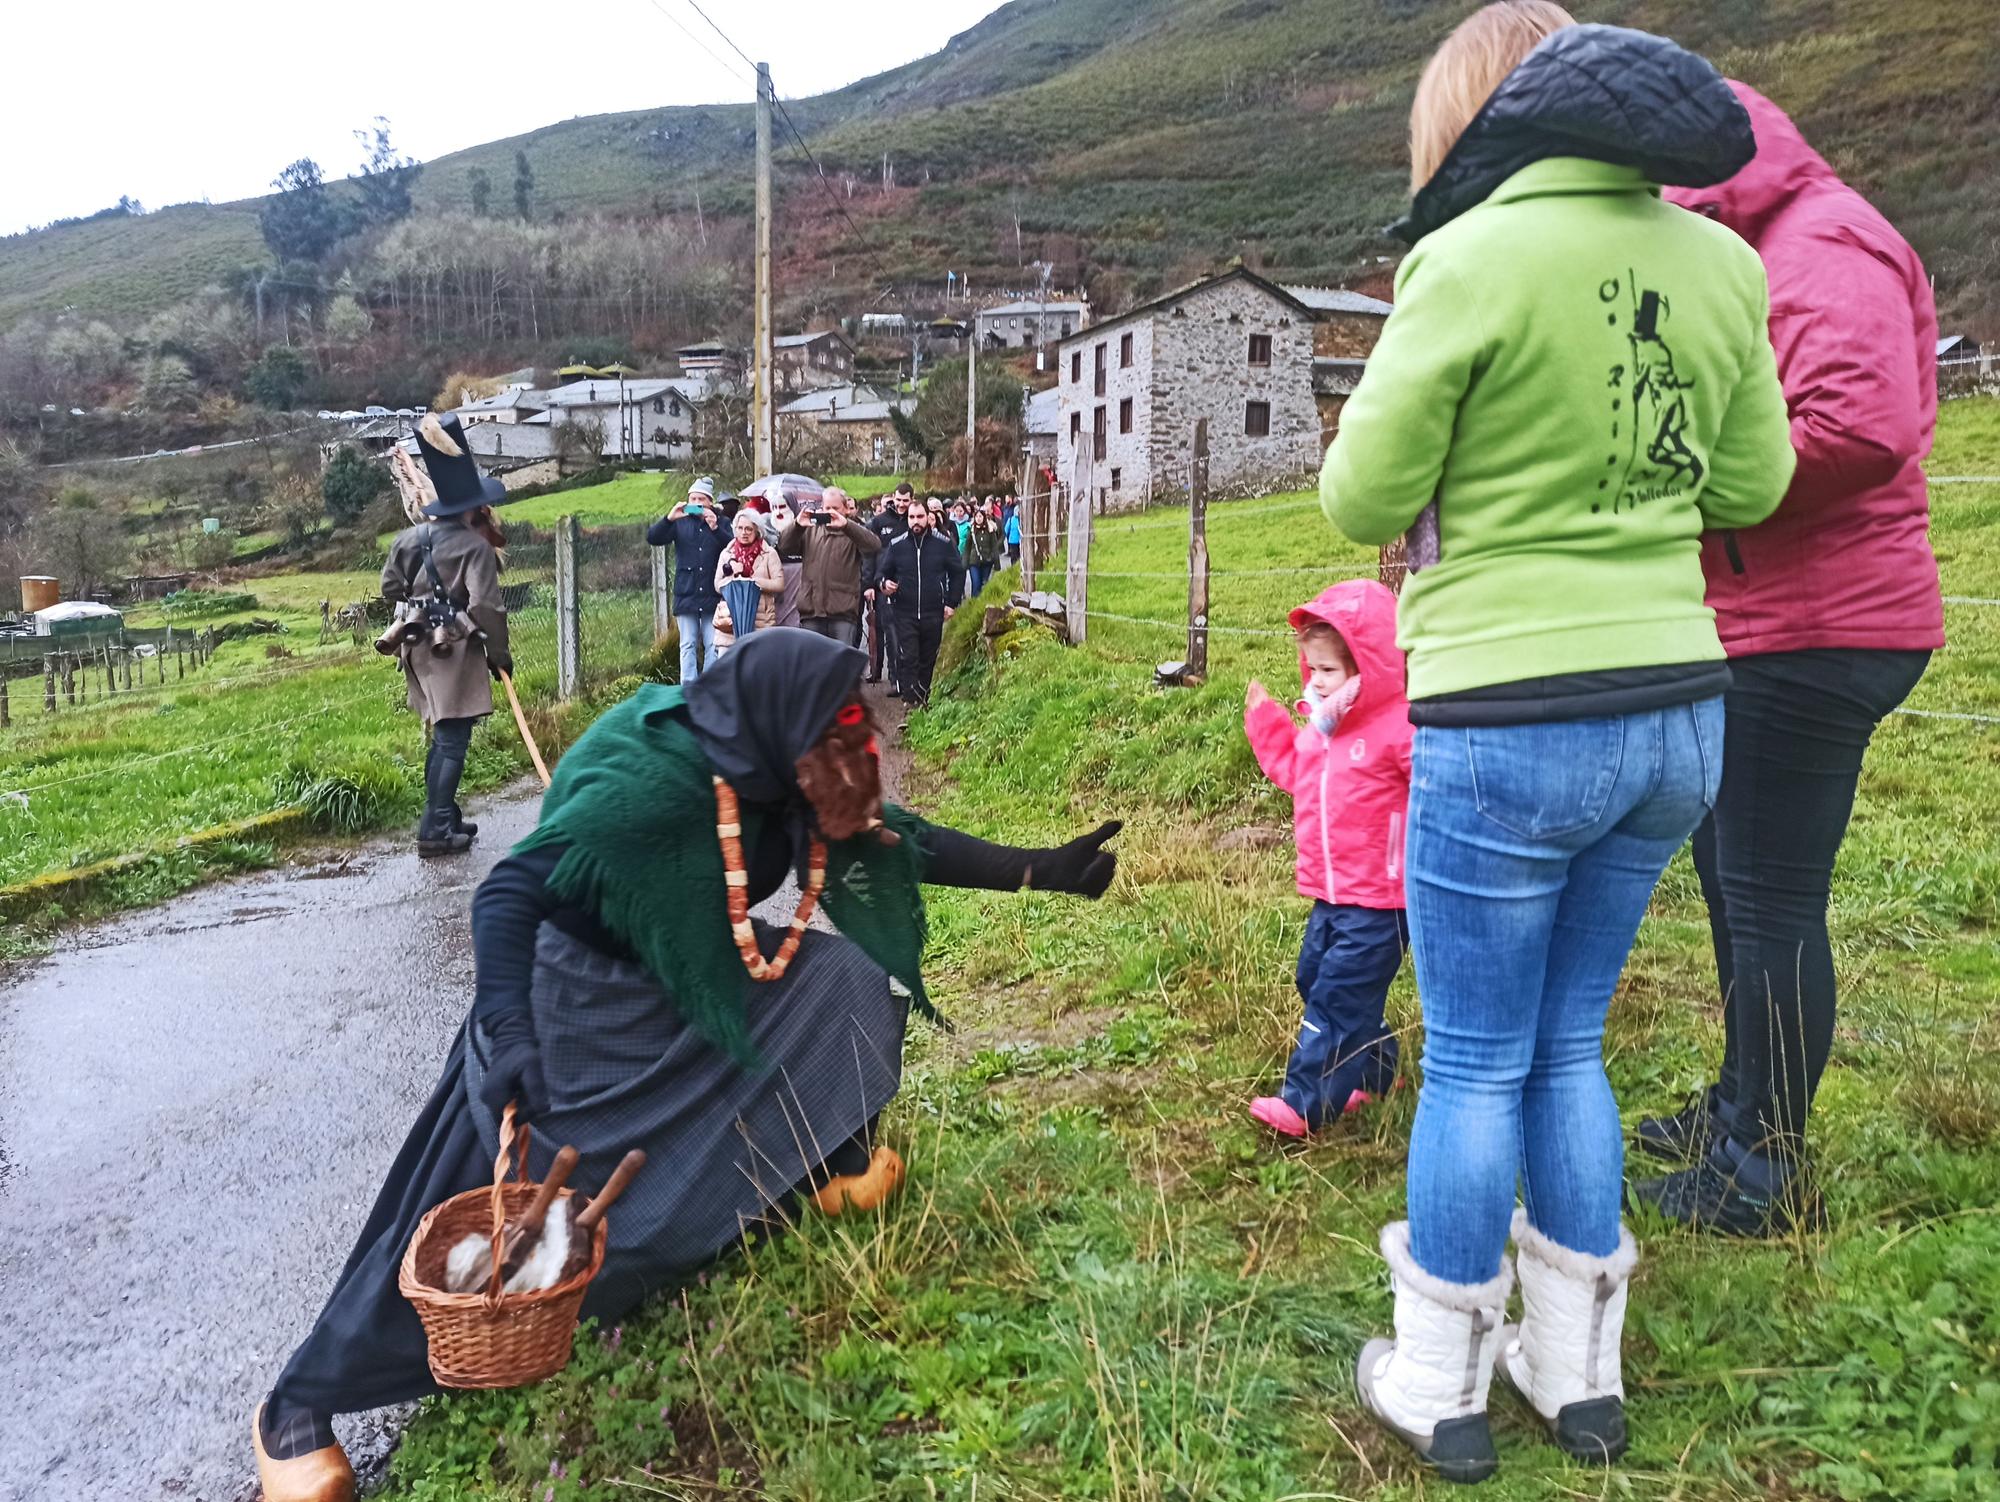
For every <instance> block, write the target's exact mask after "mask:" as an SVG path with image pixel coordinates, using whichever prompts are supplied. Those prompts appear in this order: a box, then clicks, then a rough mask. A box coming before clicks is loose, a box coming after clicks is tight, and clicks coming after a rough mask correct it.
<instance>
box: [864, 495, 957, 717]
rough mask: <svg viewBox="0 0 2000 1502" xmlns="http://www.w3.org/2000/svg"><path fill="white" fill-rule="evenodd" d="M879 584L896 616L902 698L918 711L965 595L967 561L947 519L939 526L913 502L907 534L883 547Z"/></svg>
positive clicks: (925, 701) (925, 699)
mask: <svg viewBox="0 0 2000 1502" xmlns="http://www.w3.org/2000/svg"><path fill="white" fill-rule="evenodd" d="M881 588H882V591H883V592H884V593H885V594H887V595H888V597H889V602H890V605H891V606H892V607H893V613H894V615H895V617H896V648H897V655H898V660H899V661H900V662H901V664H902V682H901V684H900V685H899V686H900V688H901V691H902V697H903V698H904V700H906V701H907V702H908V703H909V704H910V705H911V706H912V707H914V708H917V709H921V708H923V707H924V706H925V705H926V704H928V703H930V701H931V676H932V675H933V674H934V673H936V672H937V656H938V644H939V643H940V642H942V641H943V640H944V623H945V622H946V621H948V620H950V619H951V614H952V611H953V610H955V609H957V607H958V603H959V601H960V600H961V599H963V598H964V595H965V560H964V559H963V558H962V557H961V556H960V554H959V550H958V544H957V541H956V533H954V532H953V531H952V527H951V523H950V521H948V520H947V521H946V522H944V523H943V525H942V526H939V525H938V524H937V523H935V522H933V521H932V519H931V513H930V512H929V511H928V510H925V509H923V508H921V507H917V506H912V507H911V508H910V530H909V532H908V533H907V534H906V535H905V536H903V537H900V538H898V539H897V540H896V541H895V542H893V543H891V544H890V545H889V546H888V547H887V548H886V549H884V550H883V553H882V573H881Z"/></svg>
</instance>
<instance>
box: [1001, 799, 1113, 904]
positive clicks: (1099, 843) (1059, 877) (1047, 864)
mask: <svg viewBox="0 0 2000 1502" xmlns="http://www.w3.org/2000/svg"><path fill="white" fill-rule="evenodd" d="M1124 827H1125V825H1124V821H1122V820H1119V819H1112V820H1110V821H1109V822H1107V823H1104V824H1100V825H1098V826H1097V828H1095V829H1093V830H1092V831H1091V832H1090V833H1089V834H1086V835H1080V836H1078V837H1077V838H1076V839H1073V840H1071V841H1070V842H1069V843H1068V844H1067V845H1058V846H1057V847H1056V848H1055V849H1053V850H1037V851H1035V852H1034V858H1033V859H1032V860H1031V861H1029V863H1028V879H1027V882H1026V883H1025V884H1026V885H1027V886H1030V887H1033V888H1034V889H1035V890H1036V891H1040V892H1074V893H1075V894H1076V895H1077V896H1079V897H1088V898H1091V899H1092V900H1093V901H1094V900H1095V899H1097V898H1099V897H1102V896H1103V895H1104V892H1105V889H1106V888H1107V887H1109V886H1110V885H1111V878H1112V877H1114V876H1116V875H1117V874H1118V855H1117V852H1116V851H1112V850H1106V849H1105V848H1104V845H1105V842H1106V841H1108V840H1110V839H1111V838H1112V836H1114V835H1116V834H1117V833H1118V831H1119V830H1121V829H1123V828H1124Z"/></svg>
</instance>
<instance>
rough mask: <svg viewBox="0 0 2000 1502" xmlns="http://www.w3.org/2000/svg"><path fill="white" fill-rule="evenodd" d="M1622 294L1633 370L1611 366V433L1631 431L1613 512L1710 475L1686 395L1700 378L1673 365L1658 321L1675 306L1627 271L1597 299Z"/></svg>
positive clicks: (1603, 484) (1601, 485) (1602, 485)
mask: <svg viewBox="0 0 2000 1502" xmlns="http://www.w3.org/2000/svg"><path fill="white" fill-rule="evenodd" d="M1627 289H1629V291H1628V290H1627ZM1621 294H1622V295H1624V296H1625V297H1626V298H1627V299H1628V300H1629V311H1630V316H1631V319H1632V324H1631V328H1630V329H1629V330H1628V331H1627V333H1626V335H1625V343H1626V347H1627V350H1628V351H1629V354H1630V362H1631V365H1630V369H1629V370H1628V369H1627V368H1626V367H1625V366H1623V365H1614V366H1612V367H1611V382H1610V384H1611V390H1612V393H1613V395H1612V397H1611V437H1612V441H1613V442H1614V443H1616V442H1617V441H1618V434H1619V430H1620V429H1621V428H1629V430H1630V433H1631V437H1630V439H1629V441H1628V443H1627V446H1626V458H1625V471H1624V474H1623V475H1622V476H1621V477H1620V479H1619V482H1618V494H1617V496H1616V497H1615V498H1614V499H1613V500H1612V503H1611V509H1612V511H1613V512H1620V511H1623V510H1624V509H1625V508H1626V507H1627V506H1639V505H1644V504H1645V503H1646V502H1647V501H1660V500H1665V499H1666V498H1667V497H1669V496H1681V495H1685V494H1687V493H1688V492H1689V491H1691V490H1693V489H1694V488H1695V487H1696V486H1698V485H1699V484H1701V477H1702V476H1703V475H1704V474H1706V473H1707V472H1708V471H1707V469H1706V467H1705V466H1704V465H1703V464H1702V462H1701V456H1700V455H1699V454H1697V453H1695V451H1694V450H1693V449H1691V448H1689V447H1688V441H1687V435H1688V431H1689V429H1690V428H1691V427H1692V426H1693V422H1692V419H1691V418H1690V416H1689V401H1690V398H1689V396H1688V393H1689V392H1691V391H1693V390H1694V389H1695V385H1696V382H1695V380H1694V378H1693V377H1692V376H1687V377H1683V376H1682V375H1681V374H1680V373H1679V372H1678V371H1677V370H1676V369H1675V368H1674V352H1673V349H1672V347H1671V346H1669V345H1668V343H1667V341H1666V337H1665V335H1663V334H1662V333H1661V332H1660V320H1661V318H1662V316H1663V315H1665V316H1669V317H1670V316H1671V315H1672V305H1671V304H1670V303H1669V302H1668V301H1667V299H1666V298H1665V297H1663V296H1662V295H1661V294H1660V293H1659V292H1658V291H1656V290H1655V289H1653V288H1651V287H1648V288H1646V289H1644V290H1643V291H1642V290H1641V289H1640V287H1639V285H1638V278H1637V277H1636V276H1635V275H1634V273H1633V272H1631V271H1629V270H1628V271H1627V272H1626V273H1625V276H1624V278H1623V280H1622V281H1621V280H1620V279H1619V278H1617V277H1612V278H1609V279H1607V280H1606V281H1605V282H1604V283H1603V284H1602V285H1601V286H1600V287H1599V288H1598V289H1597V297H1598V300H1599V301H1600V302H1604V303H1611V304H1616V303H1617V302H1618V301H1619V300H1620V297H1621ZM1609 321H1610V323H1611V325H1612V326H1613V327H1614V328H1615V327H1617V324H1618V314H1617V313H1615V312H1614V313H1612V314H1611V315H1610V319H1609ZM1628 389H1629V391H1630V395H1631V401H1632V412H1631V417H1630V421H1629V423H1628V422H1627V421H1626V415H1625V410H1624V409H1625V393H1626V392H1627V390H1628ZM1642 445H1643V448H1642ZM1642 453H1643V456H1644V460H1645V463H1643V464H1642V463H1641V462H1640V459H1641V455H1642ZM1613 462H1616V461H1615V459H1614V460H1613ZM1608 483H1609V482H1607V481H1599V482H1598V487H1597V488H1598V489H1600V490H1603V489H1606V488H1607V486H1608ZM1635 484H1636V486H1637V488H1636V489H1635V488H1634V486H1635ZM1601 504H1602V503H1601V502H1599V503H1594V504H1592V506H1591V508H1590V509H1591V510H1592V511H1596V510H1598V509H1600V506H1601Z"/></svg>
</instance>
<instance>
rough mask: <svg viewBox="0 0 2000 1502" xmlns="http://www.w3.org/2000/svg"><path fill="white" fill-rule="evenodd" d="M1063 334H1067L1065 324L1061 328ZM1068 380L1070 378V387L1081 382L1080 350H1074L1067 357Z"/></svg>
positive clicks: (1081, 357)
mask: <svg viewBox="0 0 2000 1502" xmlns="http://www.w3.org/2000/svg"><path fill="white" fill-rule="evenodd" d="M1063 332H1064V333H1065V334H1067V333H1068V332H1069V326H1068V325H1067V324H1065V325H1064V326H1063ZM1069 378H1070V383H1071V384H1072V385H1074V384H1075V383H1076V382H1078V381H1081V380H1082V379H1083V351H1082V350H1076V351H1074V352H1073V353H1072V354H1071V355H1070V357H1069Z"/></svg>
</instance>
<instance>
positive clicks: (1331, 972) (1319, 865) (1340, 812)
mask: <svg viewBox="0 0 2000 1502" xmlns="http://www.w3.org/2000/svg"><path fill="white" fill-rule="evenodd" d="M1291 625H1292V629H1293V630H1294V631H1296V632H1297V633H1298V638H1299V676H1300V677H1301V678H1302V679H1303V680H1304V686H1305V697H1304V698H1303V699H1301V700H1300V701H1299V704H1298V706H1297V712H1298V713H1299V714H1300V715H1303V716H1304V717H1305V720H1306V723H1305V724H1303V725H1299V724H1296V723H1295V722H1294V721H1293V719H1292V716H1291V714H1289V713H1287V712H1286V710H1285V707H1284V706H1283V705H1282V704H1280V703H1278V702H1277V701H1276V700H1274V699H1273V698H1272V697H1271V696H1270V694H1269V693H1268V692H1267V691H1266V690H1265V688H1264V685H1263V684H1261V683H1255V682H1253V683H1252V684H1251V685H1250V692H1249V694H1248V696H1247V699H1246V702H1245V706H1244V713H1243V729H1244V733H1245V734H1246V735H1248V736H1249V738H1250V748H1251V750H1253V751H1255V752H1256V753H1257V764H1258V765H1259V766H1260V767H1262V768H1263V769H1264V775H1265V776H1267V777H1269V778H1270V779H1271V781H1273V782H1275V783H1276V784H1277V785H1278V786H1279V787H1281V788H1283V789H1284V790H1285V791H1286V792H1288V793H1290V794H1291V795H1292V812H1293V822H1294V826H1295V835H1296V838H1297V840H1298V847H1299V863H1298V883H1299V891H1300V892H1301V893H1302V894H1304V895H1305V896H1307V897H1310V898H1312V899H1313V910H1312V917H1311V918H1310V919H1309V920H1308V921H1307V923H1306V941H1305V947H1304V948H1303V949H1301V950H1300V951H1299V965H1298V987H1299V995H1300V996H1301V997H1302V998H1304V1001H1305V1020H1304V1021H1303V1022H1302V1023H1301V1024H1300V1027H1299V1041H1298V1046H1297V1047H1296V1048H1294V1049H1293V1050H1292V1061H1291V1064H1290V1066H1289V1067H1288V1068H1287V1069H1286V1071H1285V1084H1284V1088H1283V1090H1282V1091H1281V1092H1280V1093H1279V1094H1277V1095H1267V1096H1262V1097H1260V1098H1259V1099H1257V1100H1254V1101H1252V1102H1251V1104H1250V1114H1251V1115H1252V1116H1254V1117H1255V1118H1256V1119H1257V1120H1258V1121H1261V1122H1262V1123H1263V1124H1264V1125H1266V1126H1268V1127H1269V1128H1271V1130H1272V1131H1274V1132H1278V1133H1281V1134H1282V1135H1284V1136H1287V1137H1304V1136H1306V1135H1307V1134H1308V1133H1311V1132H1314V1131H1317V1130H1318V1129H1319V1128H1320V1127H1321V1126H1323V1125H1325V1124H1326V1123H1327V1122H1328V1121H1330V1120H1332V1119H1333V1118H1334V1117H1336V1116H1338V1115H1340V1114H1342V1113H1343V1112H1346V1111H1352V1110H1354V1109H1356V1108H1357V1107H1359V1106H1361V1105H1363V1104H1365V1103H1366V1102H1367V1101H1369V1100H1370V1099H1371V1098H1372V1097H1373V1096H1374V1095H1377V1094H1382V1093H1385V1092H1386V1091H1387V1090H1388V1089H1389V1087H1390V1085H1391V1084H1392V1083H1394V1081H1395V1078H1396V1035H1395V1034H1394V1033H1392V1032H1391V1031H1390V1030H1389V1027H1388V1024H1387V1023H1386V1022H1385V1021H1384V1020H1383V1016H1382V1008H1383V1003H1384V1002H1385V1001H1386V1000H1387V998H1388V994H1389V983H1390V982H1391V981H1392V980H1394V979H1395V978H1396V972H1397V970H1398V969H1400V968H1401V967H1402V963H1403V951H1404V950H1405V949H1407V948H1408V947H1409V944H1410V930H1409V926H1408V924H1407V923H1406V921H1405V919H1404V916H1403V823H1404V816H1405V813H1406V811H1407V809H1408V807H1409V801H1410V705H1409V700H1408V699H1407V698H1406V697H1405V695H1404V687H1403V654H1402V653H1401V652H1399V651H1398V650H1397V649H1396V597H1395V596H1394V595H1393V594H1391V593H1390V592H1389V591H1388V590H1387V589H1386V588H1384V587H1383V586H1382V585H1380V584H1377V583H1375V582H1374V581H1373V580H1372V579H1371V580H1362V579H1353V580H1348V581H1347V582H1345V583H1341V584H1336V585H1334V586H1333V587H1332V588H1331V589H1329V590H1327V591H1326V592H1325V593H1324V594H1322V595H1320V597H1319V598H1318V599H1316V600H1313V601H1312V602H1311V603H1309V604H1305V605H1301V606H1299V608H1298V609H1296V610H1294V611H1293V612H1292V614H1291Z"/></svg>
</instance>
